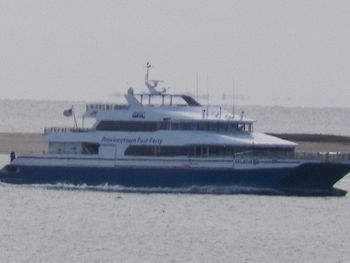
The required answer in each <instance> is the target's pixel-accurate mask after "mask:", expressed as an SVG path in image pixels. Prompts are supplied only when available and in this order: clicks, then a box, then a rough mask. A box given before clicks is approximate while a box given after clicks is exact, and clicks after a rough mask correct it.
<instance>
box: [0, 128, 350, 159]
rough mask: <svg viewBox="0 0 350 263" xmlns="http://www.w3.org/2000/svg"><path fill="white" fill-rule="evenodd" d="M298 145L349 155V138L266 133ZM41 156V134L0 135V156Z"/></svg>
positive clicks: (302, 149)
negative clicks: (11, 154) (13, 153)
mask: <svg viewBox="0 0 350 263" xmlns="http://www.w3.org/2000/svg"><path fill="white" fill-rule="evenodd" d="M267 134H270V135H273V136H276V137H279V138H281V139H285V140H289V141H292V142H295V143H297V144H298V146H297V148H296V150H297V151H306V152H345V153H350V137H349V136H338V135H323V134H297V133H267ZM12 151H14V152H16V153H19V154H41V153H43V152H47V144H46V143H45V142H44V141H43V138H42V134H41V133H4V132H3V133H0V154H10V152H12Z"/></svg>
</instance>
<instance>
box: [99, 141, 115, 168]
mask: <svg viewBox="0 0 350 263" xmlns="http://www.w3.org/2000/svg"><path fill="white" fill-rule="evenodd" d="M100 157H101V158H102V159H105V160H106V161H109V163H110V164H111V166H115V165H116V161H117V145H116V144H105V145H101V146H100Z"/></svg>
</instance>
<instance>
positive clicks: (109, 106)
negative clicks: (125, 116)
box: [86, 103, 129, 111]
mask: <svg viewBox="0 0 350 263" xmlns="http://www.w3.org/2000/svg"><path fill="white" fill-rule="evenodd" d="M128 108H129V105H126V104H103V103H91V104H86V111H92V110H101V111H114V110H125V109H128Z"/></svg>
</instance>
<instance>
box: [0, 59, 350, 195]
mask: <svg viewBox="0 0 350 263" xmlns="http://www.w3.org/2000/svg"><path fill="white" fill-rule="evenodd" d="M149 69H150V65H149V63H147V73H146V78H145V84H146V87H147V88H148V90H149V92H146V93H139V94H136V93H134V90H133V89H132V88H129V89H128V91H127V94H126V95H125V99H126V101H127V104H122V105H120V104H88V105H86V112H85V113H84V115H83V118H94V119H95V122H94V125H93V126H92V127H90V128H78V127H77V125H76V127H74V128H56V127H53V128H46V129H45V131H44V134H43V137H44V139H45V141H46V142H47V143H48V151H47V153H45V154H42V155H19V156H17V157H15V156H14V155H13V156H12V158H11V159H12V160H11V162H10V164H8V165H6V166H5V167H4V168H3V169H2V170H1V171H0V181H1V182H4V183H14V184H60V183H63V184H69V185H70V184H73V185H93V186H96V185H116V186H120V187H122V188H123V189H134V190H135V189H136V191H137V190H139V191H145V190H146V189H147V191H148V190H150V191H154V192H158V191H160V192H161V191H167V190H166V189H168V190H169V189H171V191H175V192H182V191H185V192H194V193H207V192H211V193H255V194H282V195H316V196H318V195H322V196H325V195H345V194H346V191H345V190H341V189H336V188H334V184H335V183H336V182H337V181H338V180H340V179H341V178H342V177H344V176H345V175H346V174H348V173H349V171H350V156H349V155H341V156H340V155H336V157H337V158H335V157H334V155H330V154H317V155H316V158H314V157H315V156H312V157H313V158H310V156H309V155H308V156H306V155H303V156H300V154H299V153H297V152H296V151H295V148H296V144H295V143H293V142H290V141H287V140H283V139H280V138H277V137H274V136H270V135H267V134H263V133H259V132H255V131H254V129H253V126H254V122H255V121H254V120H251V119H248V118H246V117H245V116H244V114H243V113H242V114H239V115H235V114H232V113H230V112H229V111H227V110H225V109H224V108H222V107H220V106H208V105H201V104H200V103H199V102H198V101H197V100H196V99H195V98H193V97H191V96H188V95H183V94H170V93H168V92H167V91H166V90H165V89H163V90H161V91H159V89H158V84H159V82H160V81H158V80H149V79H148V75H149ZM72 114H74V112H73V110H72V109H69V110H66V111H65V112H64V115H66V116H70V115H72ZM164 189H165V190H164Z"/></svg>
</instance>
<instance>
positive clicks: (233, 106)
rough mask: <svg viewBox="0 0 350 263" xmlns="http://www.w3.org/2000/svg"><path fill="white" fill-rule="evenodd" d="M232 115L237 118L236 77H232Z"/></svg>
mask: <svg viewBox="0 0 350 263" xmlns="http://www.w3.org/2000/svg"><path fill="white" fill-rule="evenodd" d="M232 115H233V118H235V79H234V78H232Z"/></svg>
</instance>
